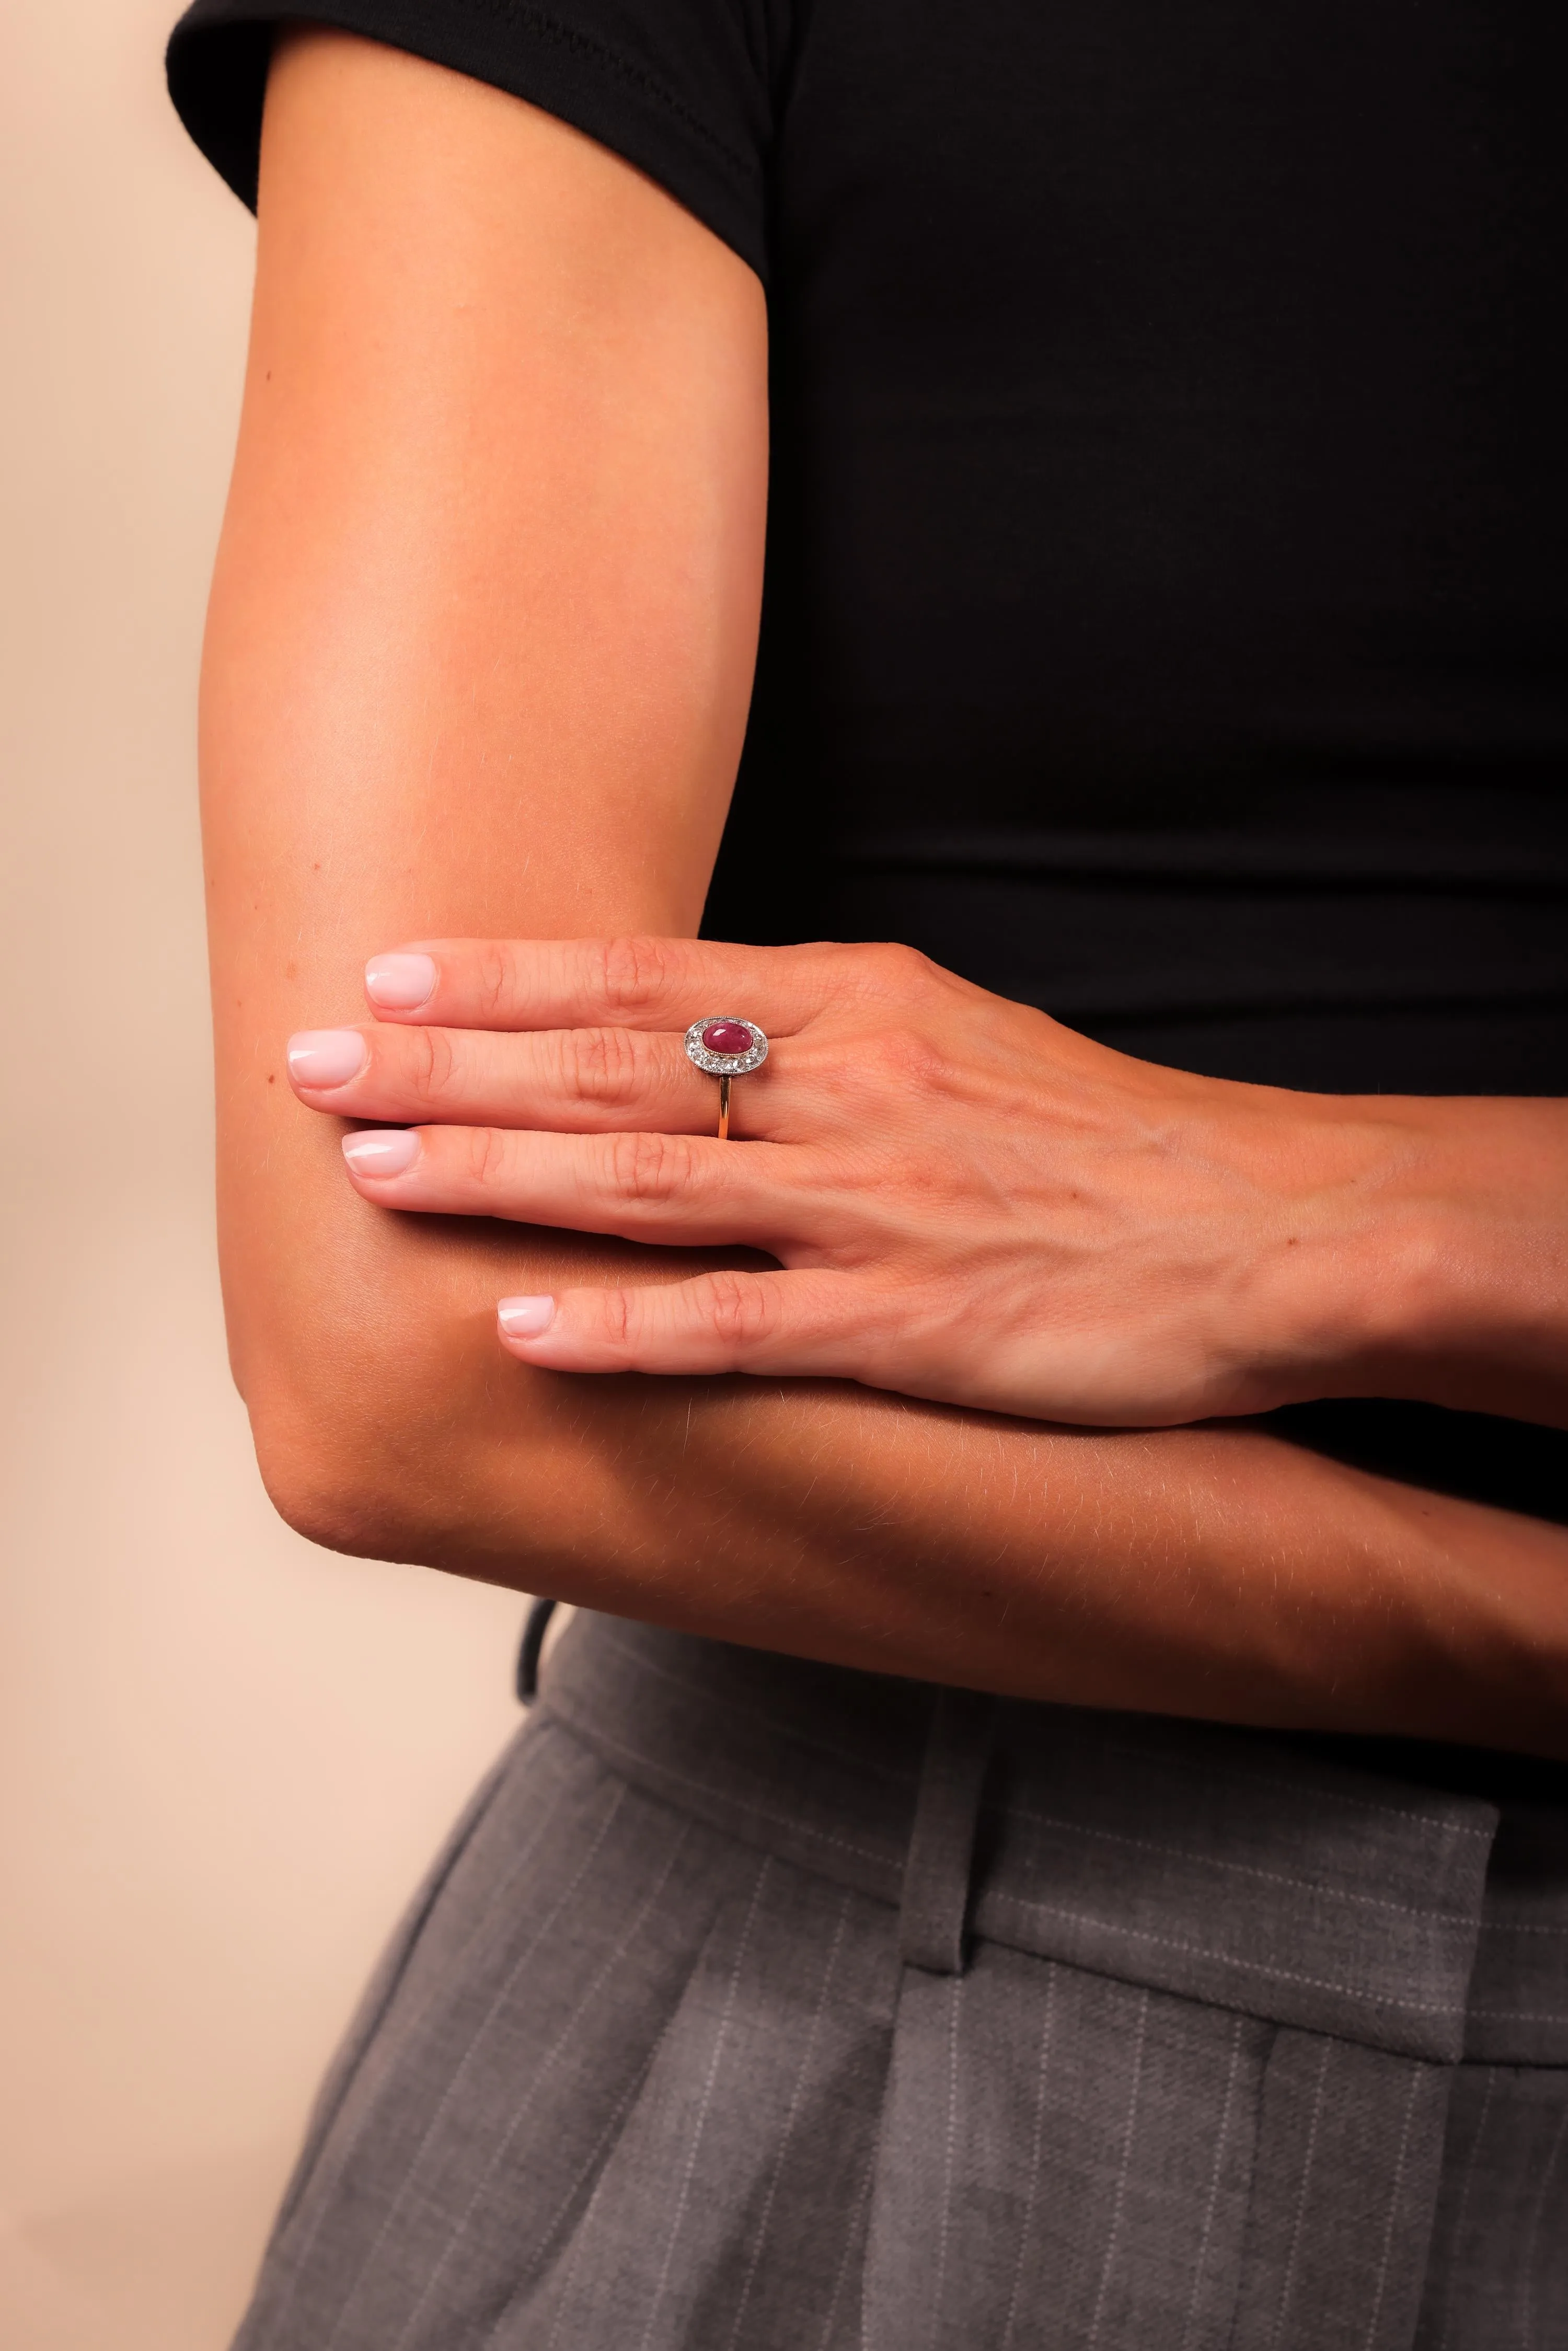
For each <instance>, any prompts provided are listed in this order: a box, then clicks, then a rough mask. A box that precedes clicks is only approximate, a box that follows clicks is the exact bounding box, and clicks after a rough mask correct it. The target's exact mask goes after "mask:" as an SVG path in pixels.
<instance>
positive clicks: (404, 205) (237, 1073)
mask: <svg viewBox="0 0 1568 2351" xmlns="http://www.w3.org/2000/svg"><path fill="white" fill-rule="evenodd" d="M259 222H260V235H259V250H258V260H257V279H256V308H255V318H254V327H253V337H252V348H251V355H250V364H249V370H248V375H247V381H246V396H245V406H244V413H243V421H242V425H241V432H240V441H239V449H238V454H237V457H236V462H235V476H234V485H233V489H232V493H231V498H230V504H229V509H228V514H227V517H226V520H225V529H224V536H223V541H222V546H221V549H220V553H219V559H218V564H217V569H216V574H215V578H214V590H213V601H212V610H211V617H210V624H209V631H208V641H207V649H206V657H205V663H204V684H203V709H202V768H203V797H204V835H205V841H206V855H207V872H208V888H209V913H210V925H211V936H212V953H213V967H214V1012H215V1019H216V1032H217V1054H218V1081H219V1111H220V1125H219V1143H220V1171H221V1195H222V1199H223V1209H224V1213H223V1225H224V1255H225V1290H226V1292H227V1297H228V1302H229V1309H230V1323H231V1332H232V1335H233V1339H234V1345H235V1364H236V1370H237V1371H238V1373H239V1375H240V1378H241V1384H242V1385H243V1386H244V1387H245V1388H246V1394H247V1398H248V1399H249V1400H250V1402H251V1404H252V1406H253V1411H257V1410H259V1411H260V1412H261V1413H262V1415H263V1416H264V1417H268V1418H270V1420H271V1421H272V1423H273V1424H274V1425H275V1426H276V1425H281V1424H282V1423H284V1422H287V1421H288V1420H289V1413H290V1405H291V1403H292V1404H296V1405H298V1410H297V1411H295V1412H294V1415H293V1419H294V1424H295V1425H296V1426H297V1425H298V1416H299V1411H304V1412H305V1413H307V1414H308V1415H309V1416H315V1417H316V1418H318V1419H319V1418H320V1416H321V1415H322V1414H323V1412H324V1411H327V1410H328V1408H329V1402H330V1399H331V1398H334V1397H338V1396H341V1395H346V1394H348V1393H349V1392H350V1391H352V1390H353V1389H355V1387H356V1385H359V1386H361V1387H362V1385H363V1384H364V1379H363V1373H364V1365H365V1363H366V1361H367V1360H368V1359H369V1358H370V1357H371V1355H373V1353H374V1352H375V1350H376V1349H377V1348H382V1349H386V1348H392V1349H394V1350H395V1349H397V1348H398V1347H400V1346H401V1347H402V1350H403V1352H404V1353H406V1352H407V1351H408V1350H409V1349H411V1348H413V1346H414V1345H415V1343H416V1342H417V1343H425V1341H426V1340H428V1342H429V1343H430V1344H432V1345H437V1346H438V1345H440V1344H441V1343H444V1342H443V1340H442V1337H441V1333H442V1332H443V1331H446V1332H451V1331H452V1330H453V1329H455V1327H456V1326H457V1325H459V1324H460V1325H461V1326H462V1329H463V1332H464V1334H465V1343H466V1344H467V1345H469V1346H470V1347H471V1348H472V1347H474V1346H476V1344H477V1343H478V1342H477V1337H476V1329H475V1327H474V1317H475V1315H476V1313H477V1312H478V1311H479V1306H480V1301H481V1300H483V1301H485V1303H486V1314H485V1329H486V1341H485V1344H486V1348H487V1347H488V1346H489V1345H490V1344H492V1342H490V1341H489V1339H488V1336H487V1332H488V1322H489V1315H488V1311H487V1308H488V1305H489V1303H491V1302H493V1299H494V1297H495V1295H496V1294H497V1282H499V1286H500V1287H502V1288H504V1287H506V1286H507V1282H508V1281H509V1280H511V1279H512V1278H513V1277H512V1275H511V1274H510V1272H508V1271H507V1270H503V1269H500V1268H498V1267H497V1266H496V1265H495V1264H494V1263H493V1262H491V1261H490V1260H491V1255H492V1254H493V1250H494V1247H495V1243H494V1239H493V1238H492V1237H486V1236H484V1235H480V1234H472V1233H471V1234H466V1235H464V1234H458V1233H447V1234H444V1235H431V1234H423V1235H421V1234H413V1233H411V1232H410V1231H408V1230H407V1229H406V1228H405V1227H403V1226H402V1225H401V1224H400V1220H397V1219H395V1218H389V1217H377V1216H376V1215H375V1214H374V1212H370V1213H367V1211H366V1210H365V1208H364V1207H363V1206H362V1204H361V1203H359V1202H357V1201H354V1200H353V1199H352V1198H351V1197H350V1194H349V1190H348V1186H346V1184H345V1183H344V1182H343V1179H342V1175H341V1172H340V1165H339V1163H338V1153H337V1149H336V1143H335V1138H334V1136H333V1134H332V1133H331V1131H330V1129H331V1123H330V1122H328V1121H323V1120H319V1119H313V1118H312V1117H310V1115H309V1114H308V1113H305V1112H303V1111H302V1110H300V1108H299V1107H298V1104H297V1103H296V1102H294V1101H293V1100H292V1098H291V1097H290V1096H289V1094H288V1092H287V1087H286V1086H285V1085H283V1084H281V1083H280V1082H278V1081H277V1072H278V1071H279V1069H280V1067H281V1061H280V1055H281V1051H282V1047H283V1043H284V1040H285V1039H286V1038H287V1034H288V1032H289V1031H290V1030H291V1029H295V1028H298V1027H302V1026H317V1025H320V1024H321V1023H323V1022H327V1021H330V1020H332V1019H344V1018H348V1019H359V1018H362V1017H363V1012H364V1006H363V1000H362V997H361V967H362V964H363V961H364V958H365V956H367V955H369V954H370V953H371V952H373V951H374V950H376V949H377V948H382V947H385V946H388V945H390V944H393V943H395V942H396V941H397V940H398V939H400V938H403V937H408V936H410V935H455V934H468V935H475V934H489V935H535V936H538V935H551V934H567V935H571V934H584V933H588V934H594V933H604V932H614V931H618V930H623V929H630V928H647V929H653V930H658V931H664V932H681V931H692V930H695V926H696V924H697V921H698V919H699V916H700V914H701V909H702V903H703V898H704V894H705V893H706V885H707V880H708V874H709V871H710V868H711V865H712V861H713V857H714V854H715V852H716V845H717V841H718V836H719V832H720V830H721V828H722V825H723V821H724V816H725V811H726V809H727V802H728V797H729V792H730V788H731V785H732V782H733V779H734V774H735V768H736V765H737V758H738V756H739V749H740V743H741V738H742V734H743V731H744V726H745V721H746V713H747V702H748V697H749V693H750V684H751V669H752V662H753V656H754V651H755V643H756V633H757V622H758V604H759V599H760V582H761V569H762V545H763V530H764V515H765V504H766V472H767V431H768V423H767V392H766V383H767V357H766V320H765V309H764V303H763V297H762V291H761V288H760V286H759V285H758V281H757V279H756V277H754V276H753V274H752V272H751V271H750V270H749V269H748V268H747V266H746V265H745V264H744V263H743V262H741V261H740V260H738V259H737V256H735V255H734V254H733V253H732V252H730V251H729V249H728V248H727V246H724V245H722V244H721V243H720V242H719V241H718V239H717V238H716V236H714V235H712V233H711V232H710V231H709V230H707V229H706V228H704V227H703V226H701V225H699V224H698V223H697V222H696V221H695V219H694V218H693V217H692V216H691V215H690V214H688V213H686V212H685V211H683V210H682V209H681V208H680V207H679V206H678V205H677V204H674V202H673V201H672V200H671V199H670V198H669V197H668V196H667V195H665V194H664V193H663V192H662V191H661V190H659V189H658V188H656V187H655V186H654V185H653V183H651V182H650V181H648V180H646V179H644V178H643V176H642V175H641V174H640V173H639V172H635V171H634V170H632V168H631V167H630V166H629V165H628V164H626V163H624V162H621V161H619V160H618V159H617V158H615V157H613V156H612V155H611V154H609V153H608V152H606V151H604V150H603V149H602V148H600V147H598V146H596V145H595V144H593V143H592V142H591V141H589V140H587V139H585V138H583V137H582V136H580V134H579V133H577V132H575V131H571V130H569V129H567V128H566V127H565V126H564V125H562V124H560V123H559V122H557V121H555V120H552V119H551V118H549V117H548V116H546V115H543V114H541V113H539V112H538V111H537V110H534V109H533V108H530V107H528V106H527V105H525V104H524V103H523V102H522V101H520V100H518V99H514V98H511V97H508V96H506V95H504V94H503V93H501V92H499V91H497V90H494V89H488V88H486V87H485V86H484V85H482V84H480V83H477V82H473V81H469V80H467V79H465V78H463V77H461V76H459V75H456V74H452V73H449V72H447V71H445V70H444V69H443V68H440V67H437V66H434V65H430V64H427V63H425V62H423V61H422V60H420V59H416V58H413V57H408V56H405V55H403V54H402V53H401V52H398V51H394V50H391V49H386V48H382V47H377V46H375V45H373V44H371V43H368V42H364V41H361V40H358V39H355V38H353V37H350V36H347V35H340V34H334V33H309V34H305V35H299V36H295V37H291V38H289V39H287V41H285V42H284V44H283V45H282V46H281V48H280V51H279V54H278V56H277V59H276V61H275V64H274V68H273V72H272V78H271V83H270V86H269V90H268V97H267V119H266V129H265V135H264V140H263V150H262V168H261V193H260V204H259ZM512 1245H513V1246H514V1247H515V1246H516V1245H517V1244H516V1237H514V1238H513V1243H512ZM345 1301H348V1302H345ZM453 1343H456V1342H455V1341H454V1342H453ZM486 1368H487V1357H486ZM300 1398H303V1399H304V1401H303V1403H301V1402H300ZM324 1398H326V1399H328V1403H324V1402H323V1399H324ZM387 1403H388V1411H389V1414H392V1405H391V1400H390V1399H388V1400H387ZM392 1417H393V1418H394V1419H395V1414H392ZM275 1452H276V1447H275Z"/></svg>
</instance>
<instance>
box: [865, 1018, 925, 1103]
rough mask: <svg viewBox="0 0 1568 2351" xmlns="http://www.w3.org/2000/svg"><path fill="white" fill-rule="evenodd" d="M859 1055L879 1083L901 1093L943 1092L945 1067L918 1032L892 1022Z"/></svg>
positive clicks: (880, 1030)
mask: <svg viewBox="0 0 1568 2351" xmlns="http://www.w3.org/2000/svg"><path fill="white" fill-rule="evenodd" d="M861 1052H862V1053H863V1055H864V1058H865V1060H866V1061H867V1062H868V1063H869V1064H870V1068H871V1070H872V1071H873V1073H874V1075H875V1076H876V1077H877V1078H878V1079H879V1080H880V1081H882V1083H883V1084H884V1085H887V1086H890V1087H893V1088H895V1089H896V1090H897V1091H898V1092H902V1093H936V1092H941V1091H942V1087H943V1081H944V1075H945V1071H946V1062H945V1061H944V1058H943V1056H942V1054H941V1053H940V1052H938V1050H936V1046H935V1045H933V1044H932V1042H931V1040H930V1039H929V1038H928V1037H924V1036H922V1035H921V1033H920V1031H919V1030H918V1029H913V1028H909V1027H907V1026H905V1025H904V1023H903V1022H894V1024H893V1026H891V1027H890V1028H887V1029H879V1030H878V1032H877V1034H876V1035H875V1036H874V1037H871V1038H868V1039H867V1040H866V1042H865V1044H864V1046H863V1047H862V1049H861ZM856 1058H857V1059H859V1058H860V1055H857V1057H856Z"/></svg>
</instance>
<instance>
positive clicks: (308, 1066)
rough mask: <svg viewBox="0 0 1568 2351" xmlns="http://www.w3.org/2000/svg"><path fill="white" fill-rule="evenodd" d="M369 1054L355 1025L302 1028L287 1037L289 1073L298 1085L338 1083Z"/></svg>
mask: <svg viewBox="0 0 1568 2351" xmlns="http://www.w3.org/2000/svg"><path fill="white" fill-rule="evenodd" d="M368 1058H369V1056H368V1054H367V1051H366V1048H365V1040H364V1039H363V1038H362V1037H361V1034H360V1032H359V1030H358V1029H300V1031H299V1034H298V1036H297V1037H290V1039H289V1040H288V1074H289V1076H290V1077H291V1078H292V1079H293V1080H294V1082H295V1084H296V1085H297V1086H341V1085H346V1084H347V1083H348V1081H349V1080H350V1078H357V1077H358V1076H359V1074H360V1071H361V1070H362V1069H363V1068H364V1066H365V1062H366V1061H367V1059H368Z"/></svg>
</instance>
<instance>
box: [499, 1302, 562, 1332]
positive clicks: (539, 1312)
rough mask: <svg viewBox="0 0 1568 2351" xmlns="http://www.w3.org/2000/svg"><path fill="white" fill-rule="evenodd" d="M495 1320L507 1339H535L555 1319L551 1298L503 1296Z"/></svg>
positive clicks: (547, 1328)
mask: <svg viewBox="0 0 1568 2351" xmlns="http://www.w3.org/2000/svg"><path fill="white" fill-rule="evenodd" d="M496 1320H497V1322H499V1324H500V1326H501V1328H502V1330H503V1331H504V1332H506V1334H507V1338H508V1339H537V1338H538V1335H539V1332H541V1331H548V1330H549V1326H550V1324H551V1323H552V1322H554V1321H555V1300H554V1299H553V1298H503V1299H502V1301H501V1302H500V1304H499V1305H498V1306H497V1309H496Z"/></svg>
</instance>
